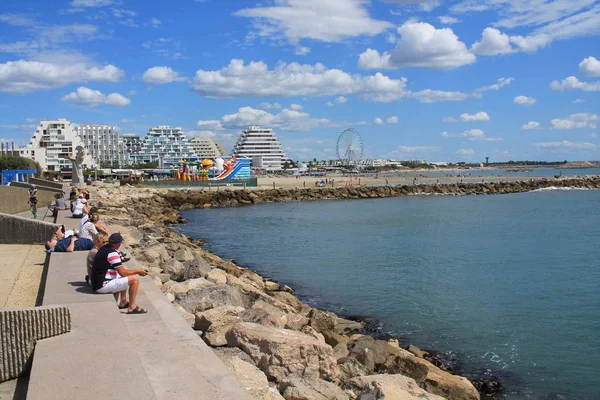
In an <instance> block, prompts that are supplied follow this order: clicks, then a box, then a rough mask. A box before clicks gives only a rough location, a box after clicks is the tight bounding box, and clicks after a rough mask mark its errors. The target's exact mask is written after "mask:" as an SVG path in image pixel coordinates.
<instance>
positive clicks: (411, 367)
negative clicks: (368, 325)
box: [348, 336, 479, 400]
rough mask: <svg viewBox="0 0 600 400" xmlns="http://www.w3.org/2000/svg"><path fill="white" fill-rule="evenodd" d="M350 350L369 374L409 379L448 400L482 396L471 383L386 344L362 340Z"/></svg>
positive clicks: (366, 337) (349, 348)
mask: <svg viewBox="0 0 600 400" xmlns="http://www.w3.org/2000/svg"><path fill="white" fill-rule="evenodd" d="M348 350H350V356H351V357H354V358H356V359H357V360H358V361H360V362H361V363H362V364H363V365H365V366H366V367H367V369H368V370H369V371H373V372H375V373H390V374H402V375H406V376H408V377H410V378H413V379H414V380H415V381H416V382H417V383H418V384H419V385H420V386H421V387H423V388H425V389H426V390H427V391H428V392H430V393H433V394H438V395H440V396H444V397H446V398H448V399H449V400H479V393H478V392H477V390H476V389H475V387H474V386H473V384H471V382H469V380H468V379H466V378H463V377H461V376H457V375H452V374H451V373H449V372H445V371H442V370H441V369H439V368H438V367H436V366H435V365H433V364H432V363H430V362H429V361H427V360H423V359H421V358H418V357H416V356H415V355H414V354H412V353H410V352H409V351H407V350H404V349H402V348H399V347H397V346H394V345H393V344H390V343H388V342H386V341H383V340H375V339H373V338H371V337H369V336H361V337H359V338H357V339H356V340H353V341H351V342H350V343H349V344H348Z"/></svg>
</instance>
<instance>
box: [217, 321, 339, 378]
mask: <svg viewBox="0 0 600 400" xmlns="http://www.w3.org/2000/svg"><path fill="white" fill-rule="evenodd" d="M227 343H228V345H229V346H235V347H239V348H241V349H242V350H244V351H245V352H246V353H247V354H248V355H249V356H250V357H251V358H252V360H253V361H254V362H255V363H256V366H257V367H259V368H260V369H261V370H262V371H263V372H264V373H265V374H267V377H268V378H269V379H272V380H275V381H277V382H280V381H282V380H283V379H284V378H285V377H286V376H288V375H291V374H297V375H302V376H305V377H315V378H322V379H329V380H332V379H335V378H336V377H337V375H338V367H337V362H336V360H335V358H334V357H333V350H332V349H331V347H330V346H328V345H327V344H325V343H324V342H321V341H319V340H318V339H316V338H314V337H310V336H308V335H305V334H303V333H300V332H296V331H291V330H289V329H279V328H275V327H270V326H264V325H259V324H253V323H249V322H241V323H239V324H236V325H235V326H234V327H233V328H232V329H231V330H230V331H229V333H227Z"/></svg>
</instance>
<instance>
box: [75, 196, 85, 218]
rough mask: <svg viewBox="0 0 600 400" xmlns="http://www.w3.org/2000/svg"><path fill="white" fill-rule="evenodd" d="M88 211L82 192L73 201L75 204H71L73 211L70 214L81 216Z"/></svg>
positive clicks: (76, 216)
mask: <svg viewBox="0 0 600 400" xmlns="http://www.w3.org/2000/svg"><path fill="white" fill-rule="evenodd" d="M88 212H89V210H88V208H87V200H86V199H85V198H84V197H83V195H82V194H80V195H79V197H78V198H77V200H76V201H75V205H74V206H73V213H72V214H71V216H72V217H73V218H83V216H84V215H86V214H87V213H88Z"/></svg>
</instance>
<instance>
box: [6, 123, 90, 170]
mask: <svg viewBox="0 0 600 400" xmlns="http://www.w3.org/2000/svg"><path fill="white" fill-rule="evenodd" d="M77 146H82V147H83V148H84V158H83V167H84V168H91V167H95V166H96V164H95V162H94V159H93V158H92V157H91V156H90V154H89V151H88V150H87V149H86V148H85V143H84V142H83V140H81V138H80V137H79V135H77V132H76V131H75V129H73V127H72V126H71V122H70V121H68V120H66V119H65V118H59V119H56V120H42V121H40V124H39V125H38V127H37V129H36V131H35V133H34V134H33V136H32V137H31V139H30V141H29V143H28V144H27V146H26V147H22V148H19V149H15V152H17V151H18V152H19V155H20V156H23V157H27V158H31V159H32V160H35V161H37V162H38V163H39V164H40V166H41V167H42V171H61V170H63V169H65V168H71V161H70V160H69V158H74V157H75V156H76V151H75V149H76V148H77Z"/></svg>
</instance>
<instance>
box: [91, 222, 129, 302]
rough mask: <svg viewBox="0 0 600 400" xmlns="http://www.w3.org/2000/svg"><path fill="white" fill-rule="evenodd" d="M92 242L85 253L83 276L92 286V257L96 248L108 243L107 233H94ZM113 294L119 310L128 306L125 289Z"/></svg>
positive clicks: (98, 248) (94, 256) (96, 252)
mask: <svg viewBox="0 0 600 400" xmlns="http://www.w3.org/2000/svg"><path fill="white" fill-rule="evenodd" d="M92 241H93V242H94V248H93V249H91V250H90V252H89V253H88V255H87V260H86V261H87V265H86V267H87V275H86V276H85V281H86V282H87V283H88V285H90V286H92V280H91V278H90V277H91V276H92V266H93V265H94V258H96V254H98V250H100V249H101V248H102V247H103V246H105V245H106V244H107V243H108V235H106V234H104V233H102V232H98V233H97V234H95V235H94V238H93V239H92ZM113 295H114V296H115V300H116V302H117V304H118V307H119V309H120V310H124V309H126V308H128V307H129V302H128V301H127V290H122V291H120V292H116V293H113Z"/></svg>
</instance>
